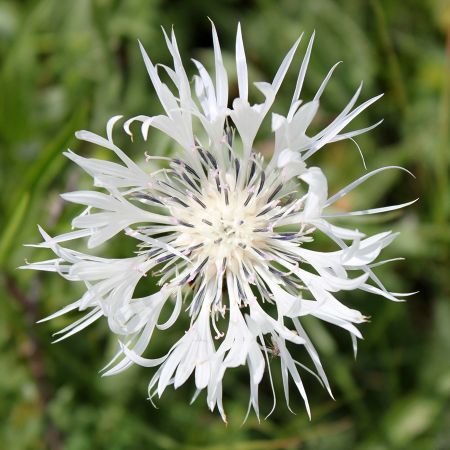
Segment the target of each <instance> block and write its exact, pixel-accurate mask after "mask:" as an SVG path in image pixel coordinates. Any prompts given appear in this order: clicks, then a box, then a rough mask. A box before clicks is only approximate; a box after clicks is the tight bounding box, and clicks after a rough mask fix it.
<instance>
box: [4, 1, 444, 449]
mask: <svg viewBox="0 0 450 450" xmlns="http://www.w3.org/2000/svg"><path fill="white" fill-rule="evenodd" d="M207 16H209V17H210V18H212V19H213V20H214V21H215V23H216V26H217V28H218V30H219V33H220V37H221V41H222V47H223V49H224V52H225V58H226V61H229V64H230V66H231V64H232V58H233V49H234V34H235V29H236V23H237V21H238V20H241V22H242V23H243V30H244V38H245V42H246V49H247V55H248V59H249V68H250V71H251V73H252V79H253V80H260V79H264V80H267V79H270V78H271V77H272V76H273V74H274V73H275V70H276V68H277V65H278V64H279V63H280V61H281V59H282V57H283V55H284V53H285V52H286V51H287V49H288V48H289V46H290V45H291V43H292V42H293V41H294V40H295V39H296V37H297V36H298V35H299V34H300V33H301V32H302V31H305V32H306V33H307V34H310V33H311V32H312V30H313V29H315V30H316V32H317V39H316V44H315V49H314V51H313V56H312V60H311V64H310V69H309V72H308V76H307V88H306V89H307V91H306V93H307V96H308V95H311V94H313V92H315V90H316V89H317V87H318V85H319V84H320V82H321V79H322V78H323V76H324V75H325V74H326V72H327V70H328V68H329V67H330V66H331V65H332V64H334V62H335V61H337V60H340V59H342V60H343V62H344V64H342V66H341V67H340V68H339V69H338V70H337V72H336V74H335V75H334V77H333V80H332V82H331V84H330V85H329V87H328V88H327V92H326V95H324V96H323V105H322V108H321V115H320V116H319V118H318V120H317V126H320V125H321V124H323V123H326V122H328V121H329V120H330V119H331V118H332V117H333V115H334V114H335V113H336V112H338V111H339V110H340V108H342V106H343V105H344V104H345V102H346V100H347V99H348V98H349V97H350V96H351V94H352V93H353V91H354V89H355V88H356V87H357V85H358V84H359V82H360V80H361V79H364V81H365V87H364V90H363V96H364V98H369V97H370V96H372V95H375V94H378V93H379V92H385V97H383V99H382V100H381V101H379V102H377V103H376V104H375V105H374V106H373V107H371V108H370V110H369V111H367V112H365V113H364V114H363V116H362V117H360V118H358V120H357V123H355V124H354V127H357V126H366V125H368V124H370V123H374V122H375V121H377V120H378V119H379V118H380V117H384V118H385V121H384V123H383V124H382V125H381V126H380V127H378V128H377V129H376V130H374V131H372V132H371V133H369V134H367V135H363V136H361V137H360V138H359V139H358V143H359V145H360V146H361V148H362V150H363V152H364V155H365V158H366V161H367V164H368V167H369V169H373V168H376V167H379V166H382V165H386V164H399V165H403V166H405V167H406V168H408V169H409V170H411V171H412V172H414V174H415V175H416V179H413V178H411V177H408V176H407V175H405V174H404V173H401V172H399V173H394V172H393V173H386V174H383V175H381V176H380V177H379V178H377V179H376V180H371V182H368V183H367V184H366V185H364V186H362V187H361V188H359V189H358V191H357V192H356V193H355V194H353V195H352V196H350V197H348V199H347V200H346V203H345V204H342V205H341V206H342V207H344V208H358V207H359V206H362V205H364V206H369V205H370V206H377V205H378V206H381V205H384V204H387V203H393V202H404V201H407V200H410V199H413V198H416V197H420V201H419V202H418V203H417V204H415V205H414V206H413V207H410V208H408V209H407V210H406V211H402V212H401V213H398V214H391V215H385V216H384V217H379V218H377V219H376V220H373V219H372V220H365V221H364V222H363V223H360V228H361V229H363V230H364V231H367V232H368V233H373V232H376V231H379V230H380V229H386V228H388V229H394V230H396V231H401V233H402V234H401V236H400V237H399V238H398V239H397V240H396V241H395V243H394V244H393V245H392V246H391V247H390V248H389V249H388V250H387V251H386V252H385V256H386V257H393V256H399V255H400V256H404V257H406V258H407V261H406V262H402V263H394V264H392V265H389V266H388V267H387V266H386V267H385V268H383V269H382V270H380V272H381V276H382V277H383V279H384V280H385V281H386V284H387V285H388V286H389V288H390V289H392V290H393V291H405V290H406V291H416V290H417V291H420V292H419V293H418V294H417V295H415V296H413V297H411V298H410V299H409V300H408V301H407V303H403V304H396V303H391V302H388V301H384V300H382V299H379V298H374V297H371V296H370V295H365V294H364V293H355V294H351V295H347V296H346V297H344V298H345V301H346V302H347V303H348V304H353V305H355V306H357V307H358V308H359V309H361V310H362V311H363V313H364V314H366V315H371V316H372V317H373V319H372V321H371V322H370V323H368V324H366V325H364V326H363V327H362V331H363V333H364V335H365V340H364V341H363V342H362V343H361V344H360V350H359V355H358V358H357V360H356V361H354V359H353V355H352V352H351V345H350V343H349V339H348V337H347V336H346V335H345V334H344V333H343V332H341V331H339V330H335V329H333V328H332V327H329V326H324V325H323V324H321V323H317V322H315V321H307V322H306V324H305V325H306V326H307V328H308V331H309V332H310V334H311V336H312V338H313V340H314V342H315V343H316V345H317V347H318V349H319V351H320V353H321V355H322V358H323V362H324V365H325V368H326V370H327V372H328V374H329V377H330V380H331V383H332V387H333V389H334V395H335V398H336V400H335V401H333V400H332V399H330V398H328V396H327V394H326V392H325V391H324V390H322V389H321V387H320V386H319V385H318V383H317V382H316V381H315V380H314V379H313V378H312V377H310V376H309V375H307V374H305V384H306V385H307V388H308V392H309V395H310V401H311V405H312V412H313V419H312V421H311V422H309V420H308V419H307V416H306V414H305V412H304V411H303V406H302V402H301V400H300V399H297V400H295V401H293V402H292V403H293V406H294V408H295V410H296V411H298V413H297V414H296V415H292V414H291V413H290V412H289V411H288V410H287V408H286V407H285V406H284V402H283V401H280V402H279V405H278V407H277V409H276V411H275V413H274V414H273V415H272V416H271V417H270V418H269V419H268V420H263V421H262V422H261V423H260V424H259V423H258V422H257V420H256V419H255V418H254V417H253V416H250V419H249V420H248V421H247V423H246V424H245V425H243V426H241V421H242V419H243V417H244V414H245V410H246V406H247V404H246V399H247V398H248V387H247V383H248V380H247V373H246V370H245V369H243V370H235V371H234V372H232V373H231V374H230V375H229V376H228V380H227V383H226V396H225V406H226V409H227V412H228V415H229V417H230V424H229V425H228V426H227V427H226V426H225V425H224V424H223V423H222V422H221V420H220V418H219V416H218V414H211V413H210V412H209V411H208V410H207V407H206V404H205V402H204V397H200V398H199V399H198V400H197V402H196V403H195V404H194V405H193V406H189V405H188V403H189V399H190V395H191V394H192V392H193V390H192V389H191V390H190V389H189V387H184V388H182V389H180V390H178V391H170V390H169V391H168V392H167V393H166V394H165V395H164V397H163V399H162V400H161V401H159V402H158V404H159V409H154V408H153V407H152V406H151V405H150V403H149V402H148V401H147V400H146V399H145V397H146V394H147V389H146V385H147V382H148V380H149V377H150V376H151V373H150V370H149V369H144V368H136V367H134V368H132V369H131V370H128V371H127V372H125V373H124V374H121V375H119V376H116V377H113V378H109V379H103V378H101V377H100V375H99V373H98V370H99V369H100V368H101V367H103V365H104V364H105V363H106V362H107V361H108V356H110V355H112V352H113V350H114V346H115V341H114V339H112V338H111V337H110V336H109V334H108V332H107V329H106V326H105V325H104V324H103V325H102V324H96V325H95V326H93V327H91V328H90V329H88V330H86V331H84V332H83V333H81V334H79V335H76V336H74V337H71V338H70V340H68V341H65V342H63V343H60V344H57V345H51V343H50V341H51V337H50V336H51V333H52V332H54V331H56V330H57V329H60V328H62V327H63V326H64V325H66V324H67V323H68V321H69V320H71V319H73V318H74V316H72V317H71V318H66V317H64V318H59V319H57V320H55V321H52V322H50V323H44V324H39V325H37V324H35V321H36V320H38V319H39V318H42V317H44V316H45V315H47V314H49V313H50V312H52V311H54V310H56V309H58V308H60V307H62V306H63V305H65V304H67V303H68V302H69V301H73V300H74V299H76V298H77V295H79V294H80V287H79V286H71V285H69V284H70V283H67V282H65V281H64V280H62V279H60V278H59V277H57V276H55V275H54V274H37V273H28V272H21V271H17V270H16V269H15V268H16V267H17V266H19V265H21V264H23V261H24V259H25V258H28V259H29V260H39V259H45V258H46V257H47V256H48V253H46V252H43V251H41V250H37V249H31V248H24V247H22V244H23V243H29V242H36V241H38V240H39V237H38V232H37V229H36V224H37V223H40V224H42V225H43V226H44V227H45V228H46V229H47V231H49V232H50V233H51V234H56V233H59V232H63V231H66V230H68V229H69V227H70V218H71V216H72V215H73V213H74V212H75V211H76V208H75V207H70V206H66V205H63V204H62V201H61V199H60V197H59V193H60V192H64V191H67V190H71V189H75V188H76V187H79V186H88V183H89V180H88V179H87V178H85V177H84V175H83V174H81V173H80V170H79V169H78V168H77V167H74V166H73V165H70V164H68V161H67V160H66V159H65V158H64V157H63V156H62V155H61V153H62V151H63V150H65V149H66V148H67V147H69V146H70V147H71V148H73V149H74V150H76V151H78V152H81V153H82V154H84V155H94V154H95V155H97V156H98V155H100V156H101V155H102V153H101V150H99V149H96V148H93V147H92V146H91V147H85V146H82V145H80V144H79V143H77V142H76V141H75V140H74V131H76V130H78V129H90V130H93V131H95V132H99V133H101V132H102V130H103V128H104V124H105V122H106V120H107V119H108V118H109V117H110V116H112V115H114V114H118V113H123V114H125V115H127V116H131V115H133V114H138V113H145V114H152V113H155V112H157V111H158V102H157V100H156V98H155V95H154V93H153V91H152V89H151V86H150V83H149V81H148V79H147V75H146V72H145V70H144V67H143V63H142V61H141V57H140V54H139V51H138V48H137V42H136V41H137V39H140V40H141V41H142V42H143V43H144V45H145V46H146V48H147V50H148V52H149V54H150V55H151V56H152V58H153V60H154V61H159V62H169V56H168V53H167V51H166V50H165V49H164V45H163V38H162V35H161V32H160V29H159V26H160V25H163V26H165V27H166V28H169V27H170V26H171V25H172V24H173V25H174V27H175V30H176V33H177V38H178V41H179V44H180V47H181V50H182V55H184V58H185V62H186V65H188V58H189V57H196V58H203V59H205V60H206V61H211V50H210V47H211V38H210V24H209V21H208V20H207ZM302 49H303V51H304V49H305V42H303V46H302ZM449 58H450V4H449V3H448V1H447V0H428V1H425V0H408V1H400V0H398V1H391V0H370V1H357V0H343V1H339V2H338V1H333V0H304V1H301V2H300V1H298V0H279V1H276V2H275V1H273V2H271V1H268V0H253V1H250V0H247V1H244V0H224V1H221V2H205V1H201V0H184V1H182V0H178V1H168V0H166V1H164V0H147V1H146V0H127V1H122V2H121V1H118V0H77V1H61V0H41V1H30V0H28V1H26V0H23V1H11V0H9V1H8V0H2V1H1V2H0V146H1V151H0V191H1V200H0V202H1V203H0V211H1V215H0V264H1V266H0V268H1V271H2V275H1V278H0V285H1V290H0V296H1V302H0V346H1V352H0V395H1V403H0V419H1V420H0V447H1V448H5V449H14V450H22V449H32V450H34V449H36V450H40V449H50V450H55V449H70V450H84V449H86V450H88V449H106V448H108V449H111V450H112V449H141V448H146V449H191V450H193V449H200V448H201V449H209V450H213V449H214V450H222V449H223V450H225V449H236V450H251V449H254V450H260V449H261V450H263V449H314V450H328V449H329V450H341V449H342V450H348V449H356V450H385V449H408V450H445V449H449V448H450V408H449V398H450V359H449V355H450V301H449V294H450V277H449V274H450V267H449V244H450V226H449V213H450V190H449V189H450V188H449V148H450V147H449V126H450V62H449ZM299 60H300V59H297V60H296V61H297V63H298V62H299ZM295 77H296V70H295V69H294V70H292V71H291V72H290V74H289V76H288V77H287V80H286V83H285V85H284V87H283V88H282V92H281V94H280V99H279V101H278V103H277V108H278V109H279V110H280V111H282V112H284V111H285V110H286V106H287V104H288V103H287V102H288V101H289V99H290V95H291V94H292V92H293V87H294V83H295ZM231 91H232V92H235V91H236V86H232V89H231ZM123 143H126V145H127V148H128V151H129V153H130V154H133V156H134V157H135V158H137V159H142V156H143V150H145V149H150V150H151V151H152V152H153V153H163V152H167V151H169V150H170V144H169V143H168V142H167V141H165V140H163V139H162V138H161V137H157V138H155V139H154V140H151V141H150V143H148V144H145V143H142V142H137V143H136V144H135V145H133V146H131V145H130V144H129V141H125V140H123ZM270 144H271V143H270V141H266V140H265V138H264V136H263V137H262V139H261V141H260V142H259V144H258V145H259V147H260V148H262V149H264V148H266V147H270ZM315 162H316V163H317V164H321V166H322V167H324V168H325V171H326V173H327V175H328V176H329V178H330V190H331V191H334V190H335V189H337V188H338V187H340V186H343V185H344V184H345V183H347V182H348V181H350V180H351V179H353V178H355V177H357V176H359V175H361V174H362V173H363V170H364V168H363V167H362V164H361V161H360V158H359V155H358V152H357V150H356V147H355V146H354V144H353V143H352V142H344V143H339V144H334V145H332V146H329V147H328V148H327V149H326V150H324V151H322V153H321V155H319V156H318V157H317V159H316V161H315ZM108 251H110V252H112V253H114V252H115V253H114V254H116V255H117V254H121V253H125V252H126V251H127V249H124V248H120V247H119V248H110V249H108ZM182 327H183V325H180V330H182ZM164 345H165V343H164V342H159V341H158V340H156V341H155V343H154V349H155V353H158V349H159V348H160V347H161V348H162V347H164ZM299 353H301V352H299ZM298 357H299V358H302V355H301V354H299V355H298ZM276 383H277V385H278V388H279V387H280V383H279V380H278V379H277V380H276ZM191 387H192V386H191ZM293 397H294V396H293ZM270 398H271V393H270V387H269V384H263V385H262V388H261V404H262V406H263V410H266V411H269V410H270V406H271V400H270Z"/></svg>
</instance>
